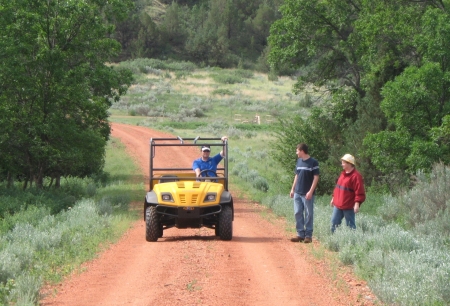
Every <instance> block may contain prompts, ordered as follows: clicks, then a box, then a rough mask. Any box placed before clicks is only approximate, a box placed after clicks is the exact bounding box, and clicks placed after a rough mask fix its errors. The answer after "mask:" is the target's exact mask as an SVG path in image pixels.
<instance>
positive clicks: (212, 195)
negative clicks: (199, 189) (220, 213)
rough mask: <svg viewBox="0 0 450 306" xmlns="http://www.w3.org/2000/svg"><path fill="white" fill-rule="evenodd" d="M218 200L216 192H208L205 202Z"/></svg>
mask: <svg viewBox="0 0 450 306" xmlns="http://www.w3.org/2000/svg"><path fill="white" fill-rule="evenodd" d="M215 200H216V193H208V194H206V197H205V199H204V200H203V201H204V202H214V201H215Z"/></svg>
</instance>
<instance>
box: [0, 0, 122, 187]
mask: <svg viewBox="0 0 450 306" xmlns="http://www.w3.org/2000/svg"><path fill="white" fill-rule="evenodd" d="M129 5H130V3H129V2H128V1H119V0H117V1H110V0H109V1H106V0H104V1H103V0H100V1H53V0H51V1H41V0H39V1H15V0H13V1H10V0H8V1H6V0H1V1H0V16H1V17H0V32H1V33H2V35H1V36H0V116H1V117H0V129H1V130H2V131H3V133H4V135H3V137H2V138H1V139H0V151H1V152H2V156H8V158H7V159H6V160H5V159H3V160H2V164H1V168H2V170H3V172H4V173H5V172H6V173H8V174H9V176H11V175H12V176H15V177H16V178H18V179H23V180H25V181H34V182H35V183H36V184H37V185H38V186H39V187H42V185H43V180H44V178H45V177H52V178H59V177H61V176H79V177H83V176H86V175H90V174H93V173H96V172H98V171H100V170H101V169H102V166H103V161H104V149H105V145H106V141H107V140H108V137H109V133H110V128H109V124H108V121H107V119H108V113H107V111H108V108H109V107H110V105H111V101H112V100H117V99H118V98H119V97H120V95H122V94H124V93H125V91H126V89H127V87H128V85H129V84H130V82H131V74H130V73H129V72H127V71H121V70H116V69H114V68H112V67H109V66H107V65H105V62H106V61H108V60H109V59H111V58H112V57H114V56H116V55H117V54H118V53H119V52H120V44H119V43H117V42H116V41H115V40H113V39H111V38H109V36H111V35H112V33H113V29H114V28H113V26H112V25H111V22H112V21H113V20H115V19H116V18H123V17H125V15H124V13H125V12H126V10H127V9H128V7H129ZM3 152H5V153H6V154H3Z"/></svg>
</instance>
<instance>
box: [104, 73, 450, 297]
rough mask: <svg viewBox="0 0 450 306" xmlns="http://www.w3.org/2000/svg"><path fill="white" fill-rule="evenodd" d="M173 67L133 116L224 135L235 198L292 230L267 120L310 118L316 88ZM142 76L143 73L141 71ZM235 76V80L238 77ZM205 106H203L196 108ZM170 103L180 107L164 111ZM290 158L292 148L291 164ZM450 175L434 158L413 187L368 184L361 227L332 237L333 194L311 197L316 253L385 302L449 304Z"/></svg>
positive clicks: (120, 107) (188, 133) (284, 176)
mask: <svg viewBox="0 0 450 306" xmlns="http://www.w3.org/2000/svg"><path fill="white" fill-rule="evenodd" d="M169 72H170V73H173V71H171V70H169ZM170 73H168V72H164V73H161V74H160V75H159V76H158V77H159V78H163V76H164V82H163V81H161V80H159V81H158V82H157V83H154V84H153V86H152V87H151V89H149V91H148V92H147V94H148V95H149V96H150V97H151V96H152V95H155V96H156V97H157V99H156V100H155V99H154V100H153V102H152V103H153V104H150V103H148V107H149V109H150V110H149V111H150V113H149V114H150V115H148V114H147V118H146V119H144V120H141V121H139V120H140V119H141V118H139V120H136V121H138V122H136V124H137V125H143V126H148V127H151V128H154V129H157V130H162V131H166V132H169V133H171V134H173V135H176V136H181V137H196V136H200V137H210V136H215V137H216V136H222V135H228V136H229V144H230V146H229V150H230V151H229V156H228V159H229V167H230V189H232V190H233V191H234V194H233V196H234V197H238V198H246V199H249V200H251V201H256V202H259V203H262V204H263V205H265V206H266V207H268V208H269V209H270V210H272V211H273V212H274V213H275V214H276V215H277V216H279V217H282V218H285V219H286V221H287V226H288V229H287V230H288V231H292V233H293V232H294V227H295V226H294V220H293V207H292V199H291V198H289V190H290V186H291V184H292V180H293V172H292V173H285V172H284V171H282V170H280V169H281V167H279V165H277V164H276V163H275V162H274V161H273V160H272V158H271V156H270V148H271V142H272V141H276V139H275V136H274V135H272V134H271V124H272V122H273V121H274V120H277V118H279V117H284V116H286V115H288V114H292V113H297V114H302V115H303V116H305V117H306V116H308V115H309V108H310V107H311V106H313V105H316V106H317V105H319V106H320V101H319V100H318V99H317V96H314V94H312V93H302V94H299V95H292V93H291V92H290V91H291V88H292V84H293V82H294V81H293V80H290V79H285V80H281V81H280V80H278V81H276V82H269V81H268V79H267V77H266V76H264V75H259V74H256V73H254V74H253V75H252V76H251V77H250V76H249V75H247V77H242V76H238V77H236V75H235V74H234V73H235V72H233V71H226V70H221V69H209V70H208V69H197V68H194V69H193V70H189V71H188V73H186V74H185V76H186V77H183V78H178V79H176V78H173V77H171V78H169V77H167V76H168V75H169V74H170ZM212 75H213V76H214V77H212ZM145 77H146V76H145V75H142V73H141V75H140V76H139V77H138V79H145ZM152 77H154V76H152ZM237 79H239V80H240V81H239V82H235V81H236V80H237ZM155 80H156V79H154V80H153V81H154V82H156V81H155ZM196 81H199V82H198V83H196ZM171 83H172V84H171ZM184 86H187V87H184ZM196 87H197V88H196ZM197 89H198V90H197ZM180 93H182V94H180ZM170 95H172V97H169V96H170ZM137 97H138V95H137V94H136V93H134V92H130V94H129V97H125V99H124V100H126V103H121V102H119V103H118V104H117V105H114V106H113V108H112V110H111V111H114V115H113V116H112V117H111V120H112V121H118V120H122V119H121V117H119V115H122V116H123V115H126V114H127V112H128V109H129V108H133V105H135V104H136V103H137V101H138V98H137ZM203 104H206V105H207V107H205V108H201V106H202V105H203ZM180 105H184V106H183V107H184V108H183V107H180ZM186 106H188V108H187V109H190V110H192V109H202V110H203V113H201V112H198V113H196V112H194V111H191V112H187V111H186ZM168 110H170V111H168ZM174 111H175V112H178V113H176V114H174V113H170V112H174ZM155 114H157V115H155ZM195 114H197V115H199V114H202V115H201V116H197V115H195ZM255 114H258V115H260V118H261V123H262V124H261V125H258V124H255V123H253V121H252V120H253V119H254V116H255ZM269 118H270V119H269ZM270 120H273V121H270ZM244 121H248V122H244ZM295 158H296V157H295V148H293V165H294V162H295ZM338 175H339V173H336V178H337V177H338ZM449 181H450V168H447V167H445V166H443V165H436V166H435V168H434V169H433V173H432V174H431V175H430V176H426V175H424V174H421V173H418V174H417V186H416V188H413V189H412V190H410V191H407V192H404V193H402V194H401V195H399V196H397V197H392V196H389V195H385V194H379V193H376V192H373V191H372V190H368V193H367V200H366V201H365V202H364V204H363V205H362V206H361V211H360V213H359V214H358V215H357V229H356V230H350V229H348V228H347V227H345V226H342V227H339V228H338V229H337V231H336V232H335V234H333V235H332V234H331V231H330V218H331V207H330V205H329V202H330V199H331V195H329V196H322V197H317V198H316V205H315V212H314V213H315V217H314V218H315V221H314V236H315V238H316V239H318V240H319V241H320V242H321V247H323V248H324V249H318V250H316V249H314V250H312V254H313V255H314V254H315V255H314V256H317V258H320V257H321V256H325V257H327V255H324V254H325V253H328V252H330V251H331V253H328V254H330V256H329V258H330V260H331V262H333V260H336V259H338V260H339V261H340V263H339V264H337V263H336V264H335V265H333V269H336V270H337V269H339V265H345V266H347V267H351V268H352V269H353V270H354V271H355V273H356V275H357V276H358V277H361V278H362V279H364V280H366V281H367V282H368V284H369V287H370V288H371V290H372V291H373V292H374V293H375V294H376V295H377V297H378V299H379V300H380V301H381V302H382V303H387V304H392V305H449V304H450V286H449V285H448V284H449V280H450V255H449V248H450V226H449V223H448V220H450V190H449V189H448V183H447V182H449ZM331 273H332V274H333V273H334V272H333V271H332V272H331Z"/></svg>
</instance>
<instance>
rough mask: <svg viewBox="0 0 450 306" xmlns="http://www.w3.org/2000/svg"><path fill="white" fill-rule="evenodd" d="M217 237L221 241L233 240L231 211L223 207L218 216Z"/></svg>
mask: <svg viewBox="0 0 450 306" xmlns="http://www.w3.org/2000/svg"><path fill="white" fill-rule="evenodd" d="M219 237H220V239H221V240H231V238H233V209H232V208H231V207H230V206H224V207H223V208H222V212H221V213H220V214H219Z"/></svg>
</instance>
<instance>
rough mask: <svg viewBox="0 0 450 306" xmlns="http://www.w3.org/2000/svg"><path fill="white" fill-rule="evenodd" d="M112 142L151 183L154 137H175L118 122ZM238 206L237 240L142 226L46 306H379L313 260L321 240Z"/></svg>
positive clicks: (182, 153) (239, 202) (255, 208)
mask: <svg viewBox="0 0 450 306" xmlns="http://www.w3.org/2000/svg"><path fill="white" fill-rule="evenodd" d="M112 136H113V137H117V138H119V139H120V140H121V141H122V142H123V143H124V144H125V146H126V148H127V151H128V153H129V154H130V155H131V156H132V157H133V158H135V160H136V161H137V163H138V164H139V165H140V167H141V169H142V171H143V173H145V176H146V178H147V181H148V169H149V140H150V138H151V137H173V136H172V135H168V134H165V133H161V132H158V131H153V130H150V129H148V128H145V127H139V126H130V125H125V124H116V123H113V124H112ZM230 145H232V142H230ZM186 148H187V147H178V149H179V150H178V151H176V150H174V149H175V148H169V147H167V151H166V152H164V153H162V154H160V156H157V157H156V158H155V163H158V162H160V161H164V162H167V161H173V162H174V163H175V162H176V163H180V166H181V164H183V165H182V167H185V166H186V164H191V163H192V160H193V159H194V158H197V157H198V156H200V153H199V152H198V151H196V150H195V149H194V148H192V150H189V149H190V148H187V149H186ZM177 166H178V165H177ZM143 198H144V194H143ZM137 205H139V207H141V206H142V203H138V204H137ZM234 205H235V220H234V224H233V226H234V235H233V240H231V241H221V240H219V239H218V238H217V237H216V236H214V230H212V229H206V228H202V229H188V230H178V229H176V228H171V229H169V230H167V231H165V232H164V237H163V238H160V239H159V240H158V241H157V242H152V243H149V242H146V241H145V224H144V221H143V220H139V221H137V222H136V223H134V224H133V226H132V227H131V228H130V229H129V230H128V231H127V233H126V234H125V235H124V236H123V237H122V239H121V240H120V241H119V242H118V243H116V244H114V245H111V246H110V247H109V248H108V249H107V250H106V251H104V252H103V253H101V254H99V257H98V258H97V259H95V260H92V261H90V262H88V263H86V264H85V265H84V268H85V270H86V271H85V272H84V273H81V274H75V275H72V276H71V277H70V278H68V279H67V280H66V281H64V282H63V283H62V284H60V285H58V286H56V287H54V288H50V289H49V290H47V293H48V292H52V290H53V291H55V290H56V291H57V294H56V295H54V296H52V295H49V296H47V297H46V298H45V299H43V300H42V301H41V305H45V306H50V305H51V306H56V305H58V306H59V305H108V306H114V305H136V306H141V305H142V306H144V305H263V306H264V305H326V306H329V305H373V303H372V302H371V300H368V299H365V298H364V296H370V297H371V298H373V295H372V294H371V293H370V291H369V290H368V289H367V287H366V286H365V284H364V283H363V282H360V281H357V280H355V278H354V277H353V276H352V275H351V274H350V275H349V274H348V273H347V274H346V279H345V281H344V284H340V285H339V286H336V279H333V278H331V277H329V275H330V273H329V272H327V269H328V268H327V267H326V266H325V265H324V263H323V262H320V261H319V260H316V259H314V258H313V256H311V254H310V249H311V248H312V247H314V245H318V242H317V241H314V243H313V244H309V245H305V244H293V243H291V242H289V241H288V238H287V237H286V234H285V232H284V226H283V224H284V223H283V221H282V220H277V219H274V220H273V221H271V222H269V221H268V220H266V219H264V218H262V217H261V214H260V212H261V211H262V210H264V208H263V207H262V206H260V205H258V204H257V203H251V202H249V201H246V200H243V199H237V198H236V197H235V198H234Z"/></svg>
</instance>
